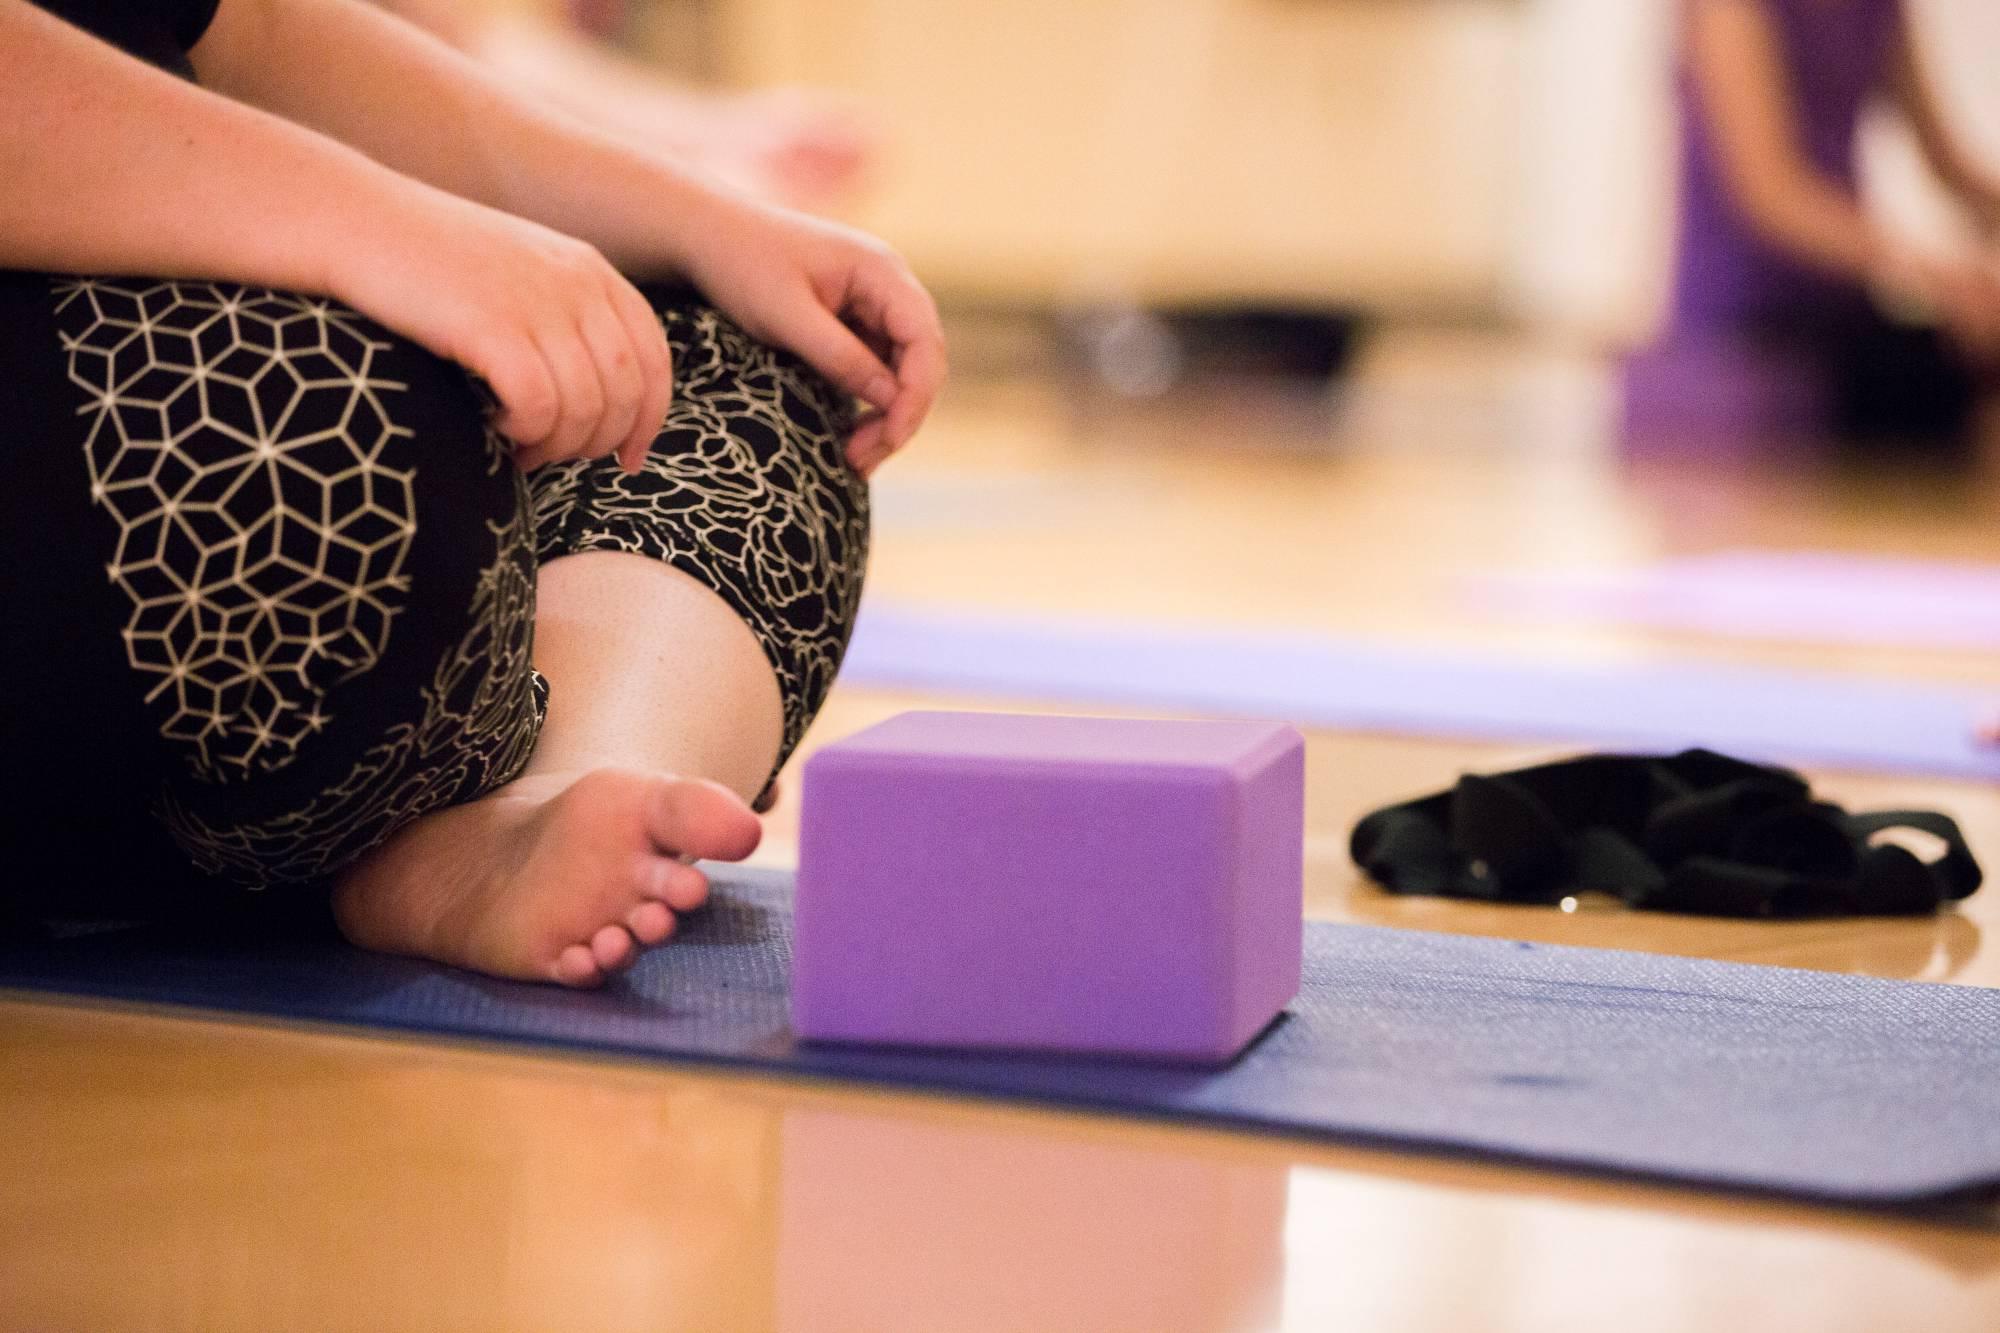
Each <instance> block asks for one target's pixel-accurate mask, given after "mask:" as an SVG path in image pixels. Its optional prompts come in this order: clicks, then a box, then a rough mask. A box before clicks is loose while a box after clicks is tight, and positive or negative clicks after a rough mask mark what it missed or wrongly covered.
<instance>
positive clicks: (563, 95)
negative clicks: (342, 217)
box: [380, 0, 873, 208]
mask: <svg viewBox="0 0 2000 1333" xmlns="http://www.w3.org/2000/svg"><path fill="white" fill-rule="evenodd" d="M380 2H381V3H382V4H383V5H384V6H385V7H387V8H389V9H392V10H395V11H396V12H397V13H399V14H401V15H402V16H403V17H404V18H407V19H409V20H410V21H411V22H413V23H416V24H418V25H420V26H422V27H424V28H427V29H429V30H430V31H431V32H432V33H434V34H436V35H437V36H439V37H442V38H444V39H445V40H446V41H448V42H450V43H451V44H452V45H453V46H456V47H458V48H459V49H460V50H461V51H464V52H466V53H467V54H469V55H473V56H477V57H479V58H480V59H482V60H484V61H485V62H486V63H487V64H488V65H490V66H491V67H492V68H493V70H494V71H495V72H496V73H498V74H499V75H501V77H503V78H505V79H506V80H507V81H508V82H509V83H511V84H512V85H513V86H514V87H516V88H518V89H520V90H521V91H523V92H528V93H533V94H536V95H538V96H542V97H546V98H548V99H549V100H550V101H551V102H553V103H555V104H556V105H558V106H561V107H563V108H565V109H567V110H569V111H571V112H573V113H574V114H576V115H578V116H581V117H583V118H584V119H585V120H588V121H589V122H591V123H592V124H594V125H596V126H597V127H598V128H599V129H602V130H605V131H607V132H608V133H612V134H616V135H619V136H621V137H624V138H630V139H632V140H634V141H635V142H637V143H640V144H643V145H645V146H647V147H650V148H653V149H656V150H658V151H662V152H669V153H673V154H675V155H677V156H679V157H681V158H682V159H683V160H685V161H687V162H688V163H689V164H691V165H693V166H696V167H699V168H701V169H702V170H704V171H706V172H709V173H710V174H711V175H713V176H715V177H716V178H717V179H719V180H723V181H726V182H727V183H729V184H730V185H733V186H735V187H736V188H737V189H740V190H744V191H746V192H748V193H751V194H755V195H757V196H758V197H759V198H763V199H768V200H770V201H771V202H773V203H779V204H785V205H787V206H789V207H792V208H825V207H828V206H830V205H833V204H836V203H838V202H840V200H841V199H842V198H843V197H844V196H845V195H847V194H848V193H850V192H851V191H852V190H853V189H854V187H855V185H856V184H858V183H859V181H860V178H861V174H862V172H863V170H864V169H865V168H866V166H867V164H868V159H869V157H870V155H871V153H872V151H873V143H872V141H871V135H870V134H869V132H868V129H867V127H866V125H865V124H864V123H863V121H862V119H861V117H860V115H859V114H858V113H857V111H856V109H855V108H854V107H852V106H849V105H846V104H844V103H843V102H841V101H840V100H839V99H836V98H833V97H829V96H827V95H825V94H823V93H818V92H813V91H810V90H807V89H803V88H774V89H768V90H761V91H757V92H747V93H708V92H702V91H697V90H694V89H691V88H685V87H680V86H678V85H676V84H674V83H673V82H671V81H669V80H668V79H666V78H664V77H662V76H661V75H660V74H659V73H658V72H657V71H655V70H652V69H649V68H647V67H646V66H645V65H643V64H640V63H639V62H638V61H636V60H632V59H629V58H627V57H625V56H622V55H620V54H619V53H618V52H617V51H615V50H613V49H611V48H610V47H608V46H607V45H605V44H604V43H603V42H601V41H598V40H595V39H593V38H592V37H591V36H589V35H588V34H586V33H583V32H580V31H578V30H577V28H576V27H575V26H574V25H566V24H564V23H561V22H559V21H557V20H555V19H553V18H551V17H550V16H548V15H547V13H546V12H545V10H546V6H545V5H539V6H533V7H530V8H527V9H521V8H516V7H507V8H500V7H496V6H495V5H493V4H492V3H490V0H488V2H486V3H482V0H380ZM598 8H602V6H598ZM614 8H619V9H622V8H623V6H622V5H621V6H615V7H614Z"/></svg>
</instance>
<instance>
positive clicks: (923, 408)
mask: <svg viewBox="0 0 2000 1333" xmlns="http://www.w3.org/2000/svg"><path fill="white" fill-rule="evenodd" d="M850 310H851V312H852V313H853V314H854V315H855V316H856V317H857V318H858V319H859V320H860V321H861V323H862V324H863V326H864V327H863V333H864V336H865V335H867V334H870V333H872V334H875V335H876V336H877V338H879V339H880V340H882V341H886V342H888V343H889V344H890V345H891V346H892V347H893V348H894V349H895V350H894V352H893V354H892V362H893V364H894V366H895V368H896V387H897V393H896V400H895V402H894V403H892V404H890V406H889V408H888V409H887V410H888V414H889V425H888V439H889V444H890V447H891V448H892V449H900V448H902V447H903V446H904V445H905V444H908V443H909V442H910V439H911V437H912V436H914V435H915V434H916V433H917V428H918V427H919V426H921V425H923V423H924V418H925V417H927V416H928V415H930V410H931V406H932V404H933V403H935V402H936V401H937V395H938V390H939V389H941V388H942V387H943V386H944V380H945V374H946V359H945V346H944V326H943V323H942V322H941V321H940V320H939V318H938V312H937V305H936V303H934V302H933V301H932V300H931V296H930V293H929V292H927V291H925V290H924V289H923V287H922V285H921V284H919V283H918V282H917V280H916V278H915V277H913V276H912V275H911V274H910V272H909V270H908V269H906V268H904V267H903V266H902V265H901V264H900V263H896V262H893V261H891V262H885V263H883V264H881V265H879V266H876V267H873V268H870V269H869V270H868V271H867V272H866V273H865V274H864V275H863V276H862V277H861V279H860V283H859V285H858V287H857V289H856V291H855V292H854V294H853V297H852V299H851V301H850Z"/></svg>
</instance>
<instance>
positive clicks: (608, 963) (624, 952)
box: [590, 926, 638, 972]
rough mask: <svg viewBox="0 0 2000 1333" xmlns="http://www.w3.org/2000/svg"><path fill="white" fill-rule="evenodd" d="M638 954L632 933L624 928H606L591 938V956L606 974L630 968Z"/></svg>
mask: <svg viewBox="0 0 2000 1333" xmlns="http://www.w3.org/2000/svg"><path fill="white" fill-rule="evenodd" d="M637 953H638V949H637V946H635V945H634V944H633V943H632V932H631V931H629V930H627V929H625V927H623V926H605V927H603V928H602V929H601V930H599V931H598V932H597V933H596V934H595V935H592V936H591V937H590V956H591V957H592V958H595V959H596V960H597V965H598V966H599V967H600V968H602V969H603V970H604V971H606V972H616V971H619V970H620V969H622V968H624V967H626V966H628V965H629V964H630V963H631V961H632V959H633V958H634V957H635V956H636V954H637Z"/></svg>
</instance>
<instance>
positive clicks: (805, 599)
mask: <svg viewBox="0 0 2000 1333" xmlns="http://www.w3.org/2000/svg"><path fill="white" fill-rule="evenodd" d="M646 294H647V296H648V298H649V299H650V300H651V301H652V303H653V305H654V308H655V309H656V310H657V311H658V313H659V315H660V318H661V320H662V322H663V323H664V325H665V327H666V330H667V336H668V340H669V342H670V343H671V345H672V348H673V356H674V401H673V406H672V408H671V410H670V412H669V414H668V418H667V424H666V426H665V428H664V429H663V430H662V431H661V432H660V436H659V438H658V439H657V440H656V441H655V442H654V445H653V448H652V450H651V452H650V453H649V454H648V455H647V459H646V464H645V468H644V470H643V471H641V472H640V473H638V474H637V475H627V474H626V473H625V472H624V471H623V470H621V469H620V468H619V467H617V466H616V464H615V463H613V462H610V461H602V462H597V463H574V464H564V465H559V466H552V467H545V468H542V469H540V470H539V471H537V472H536V473H535V474H534V476H533V477H531V478H530V480H529V486H530V489H531V491H532V493H533V496H534V504H535V525H536V535H537V546H538V549H539V551H540V554H541V556H542V558H543V559H544V560H549V559H554V558H556V557H559V556H563V555H569V554H574V553H576V552H579V551H594V550H620V551H631V552H637V553H639V554H643V555H649V556H652V557H653V558H655V559H659V560H663V561H665V562H667V563H668V564H670V565H672V566H674V567H675V568H677V569H681V570H683V571H685V572H686V573H688V574H690V575H692V576H693V577H695V578H696V579H698V580H700V581H701V582H702V583H704V584H706V585H707V586H708V587H710V588H712V589H714V590H715V592H716V593H717V595H718V596H720V597H721V598H722V600H723V601H724V602H726V603H727V604H728V605H729V607H730V608H731V609H732V610H734V611H735V612H736V614H737V615H739V616H741V617H742V618H743V620H744V622H745V623H746V624H748V625H749V627H750V629H751V631H752V632H753V633H754V634H755V635H756V637H757V640H758V642H759V643H760V644H761V645H762V646H763V649H764V654H765V656H766V658H767V659H768V660H769V661H770V664H771V668H772V670H773V671H774V672H775V674H776V675H777V678H778V688H779V693H780V695H781V696H782V698H783V701H784V709H785V734H784V743H783V749H782V751H781V753H780V756H779V762H780V763H782V762H783V761H784V757H785V756H786V755H788V754H789V753H790V752H791V750H792V748H793V747H794V746H796V745H797V744H798V741H799V739H800V737H801V736H802V735H803V734H804V732H805V728H806V726H807V724H808V723H809V722H810V721H811V720H812V718H813V715H814V714H815V713H816V712H817V711H818V709H819V706H820V704H821V703H822V702H823V701H824V699H825V697H826V692H827V690H828V689H829V688H830V687H831V686H832V684H833V678H834V674H835V672H836V671H837V670H838V669H839V666H840V659H841V657H842V655H843V654H844V653H845V651H846V648H847V642H848V637H849V635H850V634H851V632H852V630H853V626H854V615H855V611H856V609H857V607H858V606H859V603H860V598H861V584H862V575H863V572H864V569H865V566H866V563H867V557H868V536H869V527H868V489H867V485H866V484H865V483H864V482H863V481H862V480H861V479H860V478H859V477H858V476H856V475H855V473H854V471H853V469H852V468H850V467H848V465H847V463H846V460H845V458H844V457H843V447H844V444H845V441H846V436H847V434H848V432H849V431H850V430H851V429H852V426H853V407H852V403H851V401H850V400H849V399H847V398H846V397H845V396H844V395H842V394H841V393H840V392H839V391H838V390H836V389H834V388H833V387H832V386H831V385H829V384H828V383H827V382H826V381H825V380H823V379H822V378H821V377H820V376H819V375H817V374H816V373H815V372H813V371H812V370H811V369H810V368H809V367H808V366H806V365H805V363H804V362H802V361H800V360H799V359H798V358H797V357H795V356H792V355H791V354H789V353H786V352H782V351H778V350H776V349H773V348H770V347H767V346H764V345H763V344H761V343H758V342H757V341H756V340H755V339H753V338H751V337H749V336H748V335H747V334H745V333H744V332H743V331H742V330H740V329H738V328H737V327H736V326H735V325H733V324H731V323H730V322H729V321H728V320H727V319H725V318H724V317H723V316H721V315H720V314H718V313H717V312H716V311H715V310H714V309H713V308H711V307H709V306H708V305H706V304H705V303H703V302H702V301H701V299H700V298H699V297H698V296H696V295H695V294H694V293H692V292H691V291H688V290H686V289H676V288H665V287H655V288H647V289H646Z"/></svg>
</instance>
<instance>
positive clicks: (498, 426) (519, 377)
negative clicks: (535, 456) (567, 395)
mask: <svg viewBox="0 0 2000 1333" xmlns="http://www.w3.org/2000/svg"><path fill="white" fill-rule="evenodd" d="M477 369H478V372H479V373H480V374H481V375H482V376H483V377H484V378H485V380H486V383H487V386H488V388H489V389H490V390H491V391H492V393H493V396H494V398H495V399H497V400H498V401H499V403H500V412H499V415H497V416H495V417H494V418H493V428H494V429H495V430H497V431H499V432H500V433H501V434H502V435H505V436H506V437H507V438H508V439H510V440H512V441H514V443H516V444H518V445H521V446H523V447H527V448H533V447H535V446H538V445H541V444H543V443H545V442H546V441H547V440H548V438H549V437H550V436H551V435H553V434H554V433H555V429H556V424H557V422H558V420H559V418H560V416H561V413H562V400H561V398H560V397H559V396H558V395H557V393H556V384H555V375H554V373H553V372H552V371H551V370H550V369H549V364H548V360H547V358H545V357H544V356H543V355H542V352H541V349H540V348H539V347H537V346H535V345H534V343H532V342H529V341H527V340H525V339H524V340H521V341H520V342H518V343H516V344H514V345H513V346H511V347H509V348H508V349H507V350H505V351H503V352H498V353H496V354H495V355H494V356H493V357H492V358H491V360H490V361H489V362H488V363H487V364H485V365H482V366H480V367H478V368H477Z"/></svg>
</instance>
